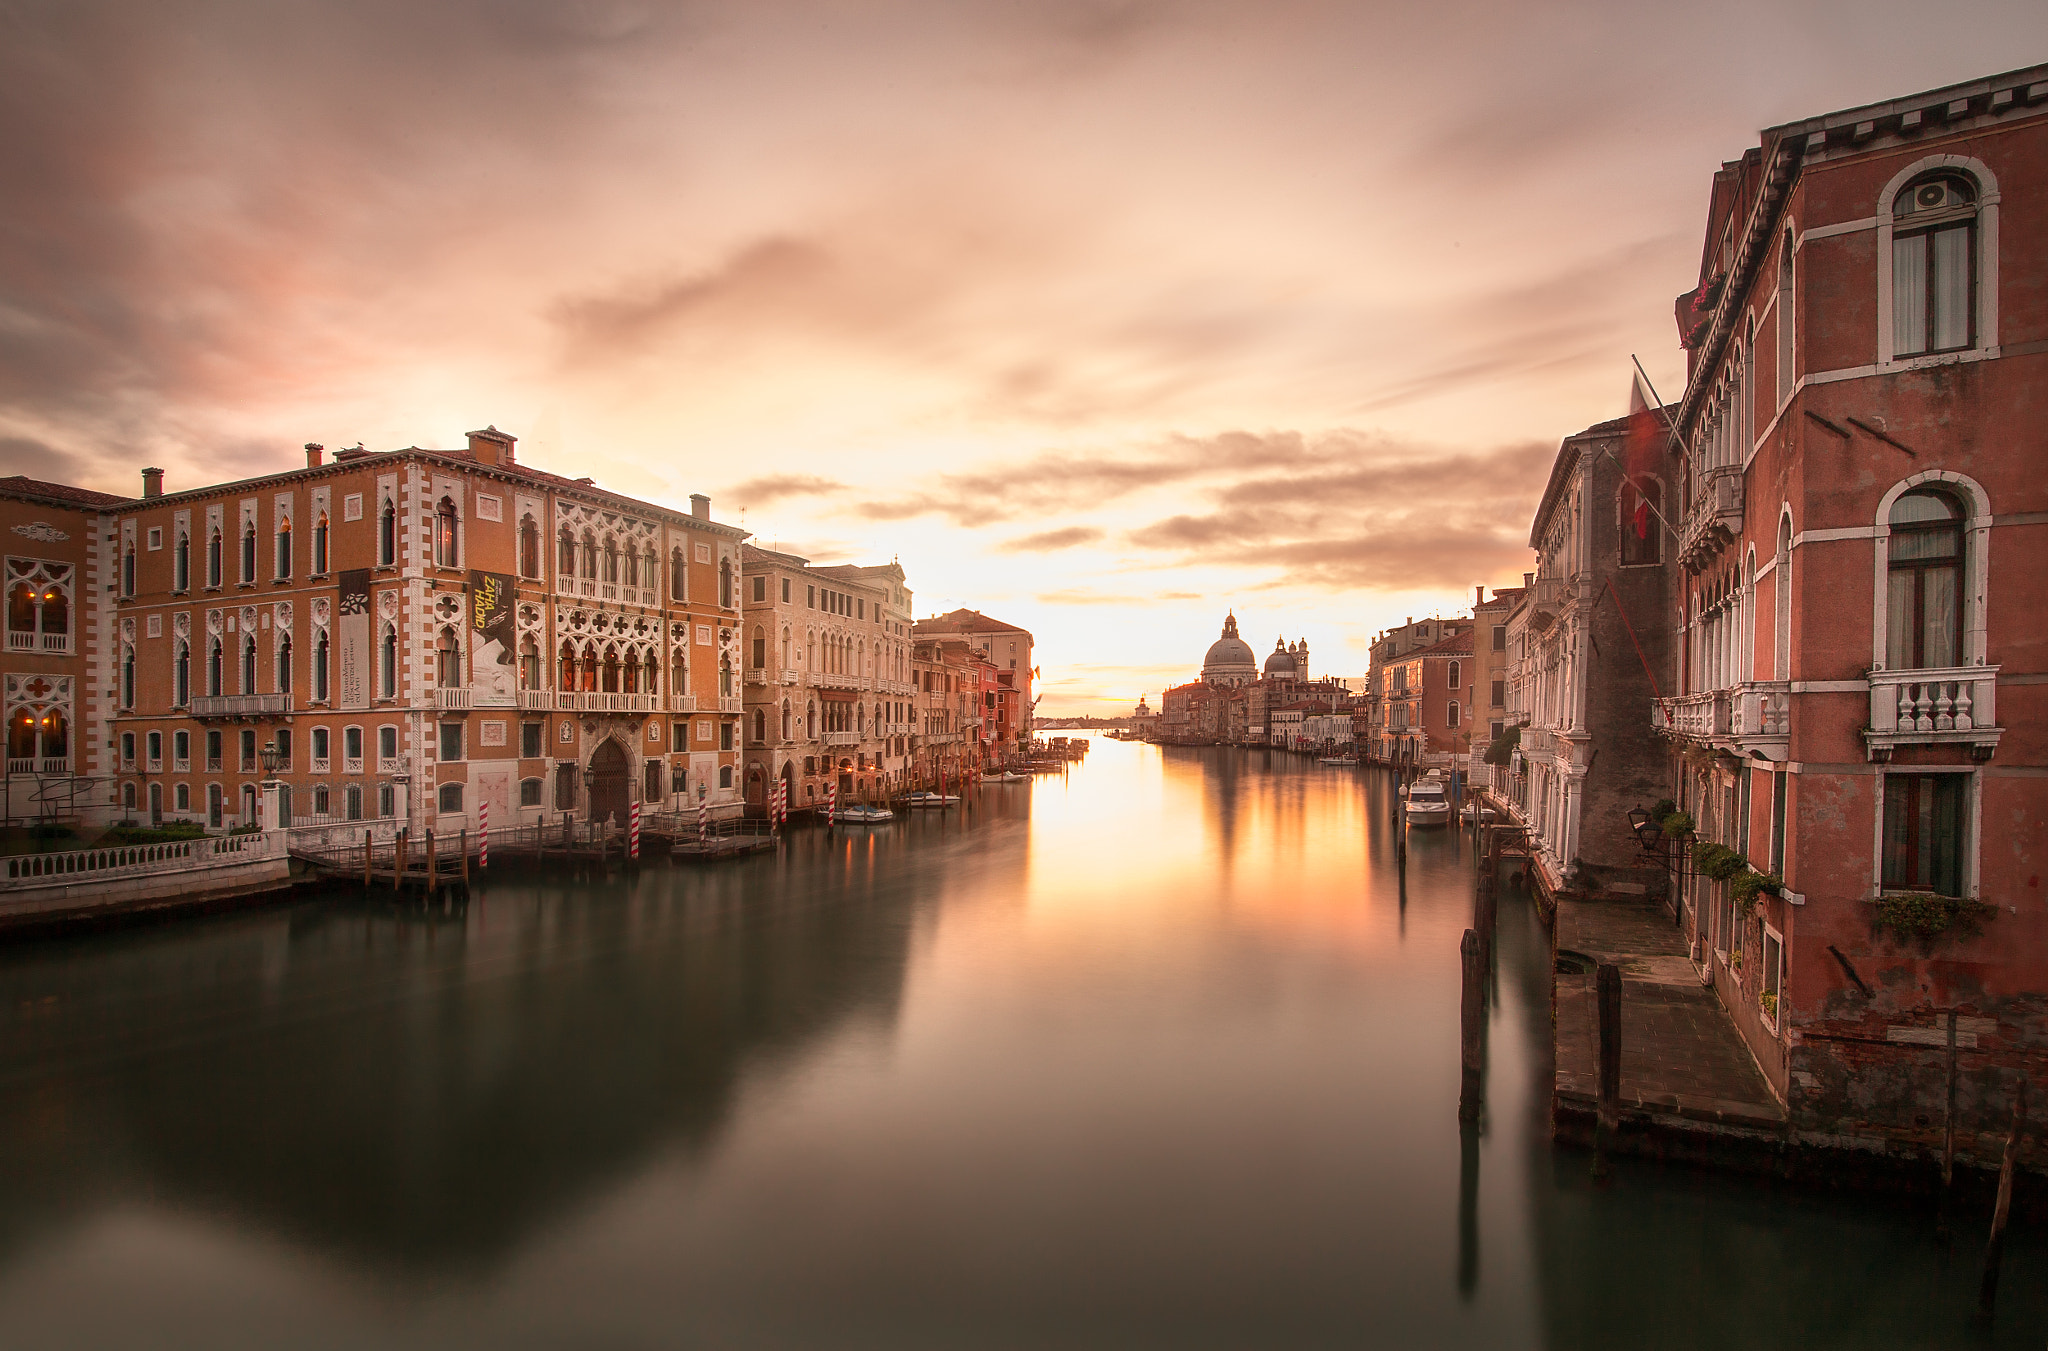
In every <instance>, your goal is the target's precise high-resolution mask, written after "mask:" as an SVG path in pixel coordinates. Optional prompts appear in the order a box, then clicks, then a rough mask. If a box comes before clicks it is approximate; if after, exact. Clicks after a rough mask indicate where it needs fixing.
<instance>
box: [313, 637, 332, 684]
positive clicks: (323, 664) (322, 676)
mask: <svg viewBox="0 0 2048 1351" xmlns="http://www.w3.org/2000/svg"><path fill="white" fill-rule="evenodd" d="M327 656H328V649H327V630H326V629H322V630H320V633H319V636H318V637H316V638H315V639H314V640H313V697H314V698H315V699H323V700H324V699H325V698H327Z"/></svg>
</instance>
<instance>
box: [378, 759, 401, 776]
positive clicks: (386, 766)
mask: <svg viewBox="0 0 2048 1351" xmlns="http://www.w3.org/2000/svg"><path fill="white" fill-rule="evenodd" d="M404 772H405V761H404V760H403V759H401V758H400V757H398V756H396V755H380V756H378V757H377V773H378V774H380V775H382V776H384V777H386V778H389V777H390V776H391V775H393V774H402V773H404Z"/></svg>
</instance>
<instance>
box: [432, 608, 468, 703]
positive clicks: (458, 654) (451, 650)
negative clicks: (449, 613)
mask: <svg viewBox="0 0 2048 1351" xmlns="http://www.w3.org/2000/svg"><path fill="white" fill-rule="evenodd" d="M434 683H435V684H437V685H439V686H440V687H441V688H442V689H444V690H452V689H455V688H457V687H458V686H460V685H461V684H462V644H461V641H460V640H459V639H457V638H456V636H455V626H454V625H453V624H447V625H443V626H442V629H441V637H440V641H438V642H437V643H435V644H434Z"/></svg>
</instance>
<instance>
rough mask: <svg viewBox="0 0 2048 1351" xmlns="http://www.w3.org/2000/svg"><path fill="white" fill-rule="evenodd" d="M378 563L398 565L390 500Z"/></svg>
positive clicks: (381, 525) (380, 526)
mask: <svg viewBox="0 0 2048 1351" xmlns="http://www.w3.org/2000/svg"><path fill="white" fill-rule="evenodd" d="M377 563H378V566H380V567H386V568H388V567H394V566H396V565H397V563H398V512H397V510H396V509H395V508H393V507H392V505H391V501H390V499H389V498H386V499H385V502H384V506H383V508H382V510H380V511H379V512H378V513H377ZM386 815H389V813H386Z"/></svg>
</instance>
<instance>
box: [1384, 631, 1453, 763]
mask: <svg viewBox="0 0 2048 1351" xmlns="http://www.w3.org/2000/svg"><path fill="white" fill-rule="evenodd" d="M1423 622H1424V623H1426V624H1428V625H1429V626H1430V627H1431V629H1432V630H1433V631H1435V632H1437V633H1440V634H1444V635H1447V636H1444V637H1440V638H1438V639H1437V641H1435V642H1433V643H1431V644H1429V645H1428V646H1426V647H1416V648H1411V649H1409V650H1407V651H1405V652H1402V653H1400V655H1398V656H1395V657H1394V658H1392V659H1391V660H1390V661H1387V662H1386V663H1385V664H1384V665H1383V666H1382V667H1381V669H1380V678H1381V693H1380V698H1379V700H1378V708H1379V712H1380V721H1379V724H1378V727H1379V743H1378V746H1377V748H1376V749H1377V755H1378V758H1379V759H1381V760H1386V761H1394V762H1399V763H1402V764H1447V763H1449V761H1448V759H1447V758H1446V757H1449V756H1454V755H1462V754H1463V753H1464V752H1465V750H1466V749H1467V748H1468V746H1469V745H1470V742H1471V735H1472V728H1471V726H1470V724H1469V722H1468V721H1467V719H1466V716H1465V700H1466V696H1467V693H1468V689H1469V687H1468V684H1467V677H1466V672H1467V671H1468V670H1470V669H1471V666H1472V621H1471V620H1469V619H1435V620H1425V621H1423ZM1415 628H1416V626H1415V625H1413V624H1410V625H1408V626H1407V629H1408V631H1411V632H1412V631H1414V630H1415ZM1381 641H1382V642H1385V641H1387V640H1386V639H1384V638H1383V639H1382V640H1381ZM1378 646H1379V644H1377V643H1376V644H1375V649H1377V648H1378Z"/></svg>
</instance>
